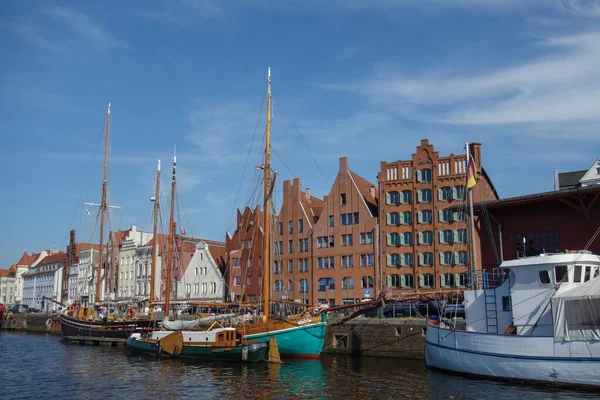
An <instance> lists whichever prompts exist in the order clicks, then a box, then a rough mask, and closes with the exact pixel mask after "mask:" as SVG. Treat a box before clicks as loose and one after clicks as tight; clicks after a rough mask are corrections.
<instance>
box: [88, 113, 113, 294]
mask: <svg viewBox="0 0 600 400" xmlns="http://www.w3.org/2000/svg"><path fill="white" fill-rule="evenodd" d="M109 132H110V103H108V111H107V112H106V138H105V141H104V174H103V177H102V201H101V202H100V251H99V253H100V254H99V255H98V276H97V278H96V298H95V301H94V304H96V303H98V302H100V284H101V276H100V275H101V274H102V261H103V260H102V253H103V251H104V242H103V240H104V217H105V214H106V189H107V187H108V182H107V180H106V159H107V157H108V135H109ZM107 252H108V249H107ZM92 253H93V252H92ZM107 255H108V254H107Z"/></svg>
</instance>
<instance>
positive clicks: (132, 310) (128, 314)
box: [127, 307, 135, 318]
mask: <svg viewBox="0 0 600 400" xmlns="http://www.w3.org/2000/svg"><path fill="white" fill-rule="evenodd" d="M127 316H128V317H129V318H133V317H135V308H133V307H131V308H130V309H129V310H127Z"/></svg>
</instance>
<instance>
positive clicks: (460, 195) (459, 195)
mask: <svg viewBox="0 0 600 400" xmlns="http://www.w3.org/2000/svg"><path fill="white" fill-rule="evenodd" d="M465 193H466V189H465V186H464V185H461V186H456V187H455V188H454V198H455V199H457V200H464V199H466V196H465Z"/></svg>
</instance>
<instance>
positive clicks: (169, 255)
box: [165, 151, 177, 317]
mask: <svg viewBox="0 0 600 400" xmlns="http://www.w3.org/2000/svg"><path fill="white" fill-rule="evenodd" d="M176 172H177V156H176V155H175V151H174V152H173V180H172V182H171V216H170V217H169V250H168V252H167V286H166V294H165V316H166V317H168V316H169V300H170V298H171V269H172V268H173V241H174V239H175V227H174V225H175V221H174V219H175V181H176V179H175V176H176Z"/></svg>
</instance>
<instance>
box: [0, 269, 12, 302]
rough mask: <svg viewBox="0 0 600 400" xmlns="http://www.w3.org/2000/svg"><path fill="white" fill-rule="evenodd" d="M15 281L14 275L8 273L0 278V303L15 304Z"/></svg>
mask: <svg viewBox="0 0 600 400" xmlns="http://www.w3.org/2000/svg"><path fill="white" fill-rule="evenodd" d="M15 281H16V279H15V278H14V277H12V276H8V275H5V276H2V277H1V278H0V303H2V304H4V306H5V307H6V306H12V305H13V304H15V294H16V290H15V289H16V285H15Z"/></svg>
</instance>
